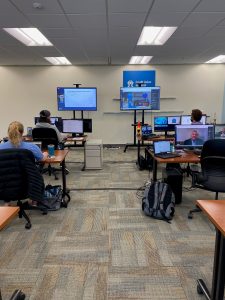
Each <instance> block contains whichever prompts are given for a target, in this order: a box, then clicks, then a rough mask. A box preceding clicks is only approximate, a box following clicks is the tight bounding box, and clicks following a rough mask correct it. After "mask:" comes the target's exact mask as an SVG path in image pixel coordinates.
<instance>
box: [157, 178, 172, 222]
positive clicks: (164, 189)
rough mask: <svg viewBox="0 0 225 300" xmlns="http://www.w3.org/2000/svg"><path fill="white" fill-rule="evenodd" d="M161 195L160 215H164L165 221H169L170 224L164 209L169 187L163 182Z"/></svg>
mask: <svg viewBox="0 0 225 300" xmlns="http://www.w3.org/2000/svg"><path fill="white" fill-rule="evenodd" d="M161 189H162V192H161V195H160V201H159V208H160V213H161V215H162V217H163V218H164V220H165V221H167V222H168V223H170V219H169V218H168V217H167V216H166V213H165V211H164V207H163V200H164V198H165V195H166V192H167V190H168V185H167V184H165V183H163V182H161Z"/></svg>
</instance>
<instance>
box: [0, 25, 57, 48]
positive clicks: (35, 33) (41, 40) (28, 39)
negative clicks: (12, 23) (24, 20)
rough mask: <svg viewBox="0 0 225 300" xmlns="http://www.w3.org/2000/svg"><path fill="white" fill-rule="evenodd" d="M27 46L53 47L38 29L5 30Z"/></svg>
mask: <svg viewBox="0 0 225 300" xmlns="http://www.w3.org/2000/svg"><path fill="white" fill-rule="evenodd" d="M3 29H4V30H5V31H6V32H8V33H9V34H10V35H12V36H13V37H14V38H16V39H17V40H19V41H20V42H21V43H23V44H25V45H26V46H52V43H50V42H49V40H48V39H47V38H46V37H45V36H44V35H43V34H42V33H41V32H40V31H39V30H38V29H37V28H3Z"/></svg>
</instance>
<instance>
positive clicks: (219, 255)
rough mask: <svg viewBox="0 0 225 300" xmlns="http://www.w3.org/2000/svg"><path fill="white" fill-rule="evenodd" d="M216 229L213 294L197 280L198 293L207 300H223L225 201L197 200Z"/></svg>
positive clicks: (224, 276)
mask: <svg viewBox="0 0 225 300" xmlns="http://www.w3.org/2000/svg"><path fill="white" fill-rule="evenodd" d="M197 205H198V206H199V207H200V208H201V209H202V210H203V211H204V212H205V213H206V215H207V216H208V218H209V219H210V221H211V222H212V223H213V225H214V226H215V228H216V241H215V253H214V264H213V278H212V291H211V294H210V292H209V290H208V289H207V287H206V285H205V283H204V281H203V280H202V279H198V280H197V284H198V285H197V291H198V293H199V294H202V293H203V294H204V295H205V296H206V298H207V299H211V300H223V296H224V283H225V267H224V266H225V218H224V216H225V200H197Z"/></svg>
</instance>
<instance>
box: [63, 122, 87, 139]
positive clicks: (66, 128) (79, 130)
mask: <svg viewBox="0 0 225 300" xmlns="http://www.w3.org/2000/svg"><path fill="white" fill-rule="evenodd" d="M62 131H63V132H64V133H72V134H73V136H76V135H83V133H84V129H83V120H75V119H63V120H62Z"/></svg>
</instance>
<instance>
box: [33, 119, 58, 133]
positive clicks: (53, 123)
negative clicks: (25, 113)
mask: <svg viewBox="0 0 225 300" xmlns="http://www.w3.org/2000/svg"><path fill="white" fill-rule="evenodd" d="M39 119H40V117H34V124H36V123H38V122H39ZM50 121H51V124H52V125H55V126H56V127H57V128H58V130H59V131H62V118H61V117H50Z"/></svg>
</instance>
